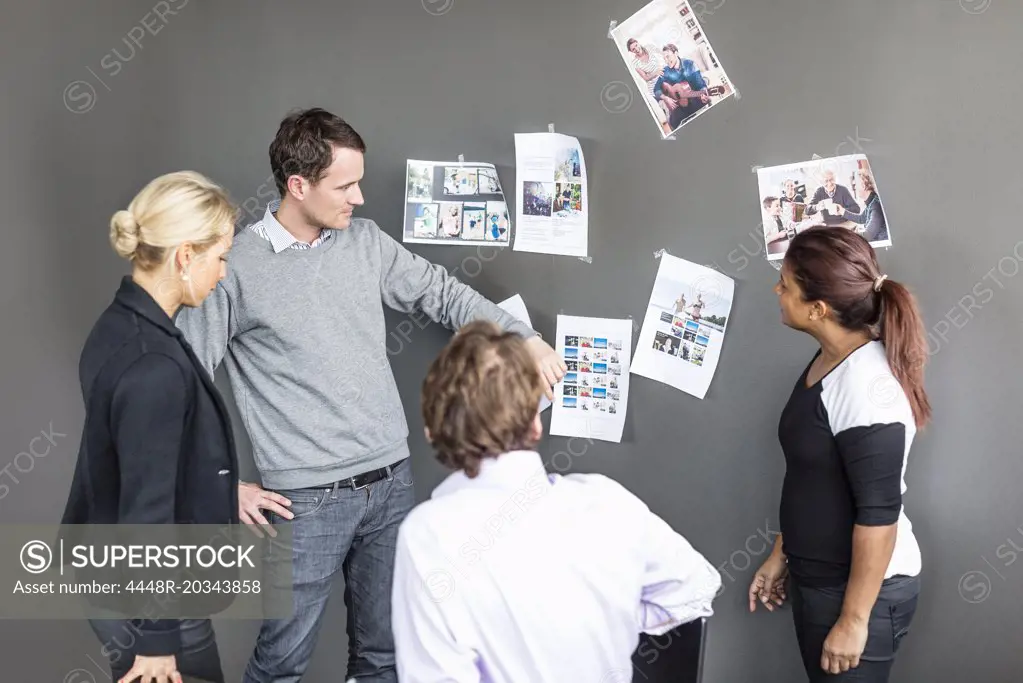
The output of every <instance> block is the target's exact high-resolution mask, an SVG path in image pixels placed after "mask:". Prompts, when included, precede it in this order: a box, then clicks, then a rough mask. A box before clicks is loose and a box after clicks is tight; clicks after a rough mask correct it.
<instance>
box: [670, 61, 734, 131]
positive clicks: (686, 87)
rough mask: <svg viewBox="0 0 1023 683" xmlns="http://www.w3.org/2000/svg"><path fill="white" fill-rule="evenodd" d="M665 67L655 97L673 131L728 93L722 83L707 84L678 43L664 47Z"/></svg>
mask: <svg viewBox="0 0 1023 683" xmlns="http://www.w3.org/2000/svg"><path fill="white" fill-rule="evenodd" d="M662 54H663V55H664V68H663V69H662V70H661V77H660V78H658V79H657V82H656V83H655V84H654V97H656V98H657V100H658V102H660V103H661V105H662V106H664V107H665V113H667V115H668V125H669V126H671V128H672V130H674V129H675V128H678V127H679V126H680V125H682V122H683V121H685V120H686V119H688V118H689V117H691V116H692V115H693V114H695V113H696V112H698V111H699V110H700V109H703V108H704V107H706V106H707V105H708V104H710V98H711V96H712V95H724V94H725V88H724V87H722V86H714V87H713V88H712V87H710V86H708V85H707V82H706V81H705V80H704V79H703V74H702V73H700V70H699V69H697V68H696V64H695V63H693V60H691V59H682V57H680V56H679V54H678V46H677V45H675V44H674V43H668V44H667V45H665V46H664V48H663V50H662Z"/></svg>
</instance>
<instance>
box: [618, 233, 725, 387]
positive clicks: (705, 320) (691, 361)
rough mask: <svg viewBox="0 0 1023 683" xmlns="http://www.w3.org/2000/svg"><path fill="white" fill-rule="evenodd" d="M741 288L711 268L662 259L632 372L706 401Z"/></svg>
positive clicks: (678, 259) (672, 259)
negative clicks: (733, 301)
mask: <svg viewBox="0 0 1023 683" xmlns="http://www.w3.org/2000/svg"><path fill="white" fill-rule="evenodd" d="M734 291H735V283H734V281H733V280H732V279H731V278H729V277H728V276H726V275H724V274H722V273H720V272H718V271H716V270H714V269H712V268H707V267H706V266H701V265H697V264H695V263H690V262H689V261H685V260H683V259H680V258H676V257H674V256H672V255H671V254H667V253H666V254H664V255H663V256H661V264H660V266H659V268H658V270H657V278H656V280H655V281H654V286H653V290H652V291H651V293H650V303H649V305H648V306H647V312H646V314H645V316H644V318H643V329H642V330H641V331H640V333H639V341H638V342H637V345H636V354H635V356H634V357H633V359H632V372H633V373H635V374H637V375H641V376H643V377H649V378H650V379H654V380H657V381H659V382H664V383H665V384H668V385H670V386H673V387H675V388H676V389H679V390H681V391H684V392H686V393H688V394H692V395H693V396H696V397H697V398H701V399H702V398H704V397H705V396H706V395H707V389H708V388H709V387H710V383H711V380H712V379H713V378H714V373H715V371H716V370H717V365H718V360H719V359H720V357H721V348H722V345H723V344H724V340H725V330H726V328H727V325H728V316H729V315H730V313H731V310H732V296H733V293H734Z"/></svg>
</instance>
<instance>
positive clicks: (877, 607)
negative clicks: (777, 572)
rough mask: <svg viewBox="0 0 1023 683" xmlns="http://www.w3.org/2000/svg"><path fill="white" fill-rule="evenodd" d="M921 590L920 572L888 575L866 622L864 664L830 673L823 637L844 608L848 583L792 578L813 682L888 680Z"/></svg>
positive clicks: (796, 612)
mask: <svg viewBox="0 0 1023 683" xmlns="http://www.w3.org/2000/svg"><path fill="white" fill-rule="evenodd" d="M919 595H920V577H919V576H912V577H911V576H893V577H892V578H890V579H886V580H885V581H884V583H883V584H882V586H881V592H880V593H879V594H878V596H877V602H875V603H874V609H873V610H872V611H871V613H870V620H869V621H868V623H867V645H866V647H865V648H864V650H863V654H862V655H861V656H860V664H859V666H858V667H856V668H855V669H849V670H848V671H846V672H845V673H840V674H831V673H828V672H827V671H825V670H824V669H822V668H821V654H822V653H823V652H824V641H825V640H826V639H827V637H828V633H830V632H831V627H832V626H834V625H835V622H837V621H838V617H839V615H840V614H841V613H842V601H843V600H844V599H845V586H844V585H842V586H836V587H833V588H832V587H828V588H814V587H809V586H805V585H803V586H801V585H800V584H799V583H798V581H796V580H795V578H792V579H791V580H790V581H789V599H790V600H791V604H792V619H793V621H794V622H795V626H796V640H797V641H798V642H799V650H800V653H801V654H802V657H803V667H804V668H805V669H806V675H807V677H808V680H809V681H810V683H850V682H852V681H856V682H857V683H887V681H888V676H889V674H890V673H891V669H892V665H893V664H894V663H895V654H896V653H897V652H898V650H899V645H900V644H901V643H902V639H903V638H904V637H905V636H906V634H907V633H908V632H909V626H910V624H911V623H912V621H913V615H914V614H915V613H916V603H917V598H918V597H919Z"/></svg>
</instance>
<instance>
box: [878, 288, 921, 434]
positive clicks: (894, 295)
mask: <svg viewBox="0 0 1023 683" xmlns="http://www.w3.org/2000/svg"><path fill="white" fill-rule="evenodd" d="M880 289H881V291H880V298H881V315H880V318H881V320H880V323H881V324H880V338H881V342H882V343H883V344H884V350H885V355H886V356H887V357H888V365H890V366H891V368H892V374H893V375H895V379H897V380H899V384H901V385H902V390H903V391H905V392H906V397H907V398H908V399H909V404H910V405H911V406H912V407H913V417H915V418H916V426H917V427H923V426H924V425H925V424H927V422H928V421H929V420H930V418H931V404H930V401H928V400H927V392H926V391H924V365H925V364H926V362H927V356H928V353H927V336H926V332H925V331H924V323H923V317H922V316H921V315H920V309H919V308H918V307H917V305H916V299H915V297H914V296H913V295H912V293H910V291H909V290H908V289H906V287H905V285H903V284H901V283H899V282H893V281H892V280H887V279H886V280H884V281H883V282H881V287H880Z"/></svg>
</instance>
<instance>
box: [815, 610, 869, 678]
mask: <svg viewBox="0 0 1023 683" xmlns="http://www.w3.org/2000/svg"><path fill="white" fill-rule="evenodd" d="M866 646H867V621H866V620H865V619H864V620H852V619H847V618H846V617H839V618H838V621H837V622H836V623H835V625H834V626H832V627H831V632H830V633H828V637H827V639H826V640H825V641H824V651H823V652H821V668H822V669H824V670H825V671H828V672H830V673H833V674H839V673H842V672H843V671H848V670H849V669H855V668H856V667H858V666H859V665H860V655H862V654H863V649H864V648H865V647H866Z"/></svg>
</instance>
